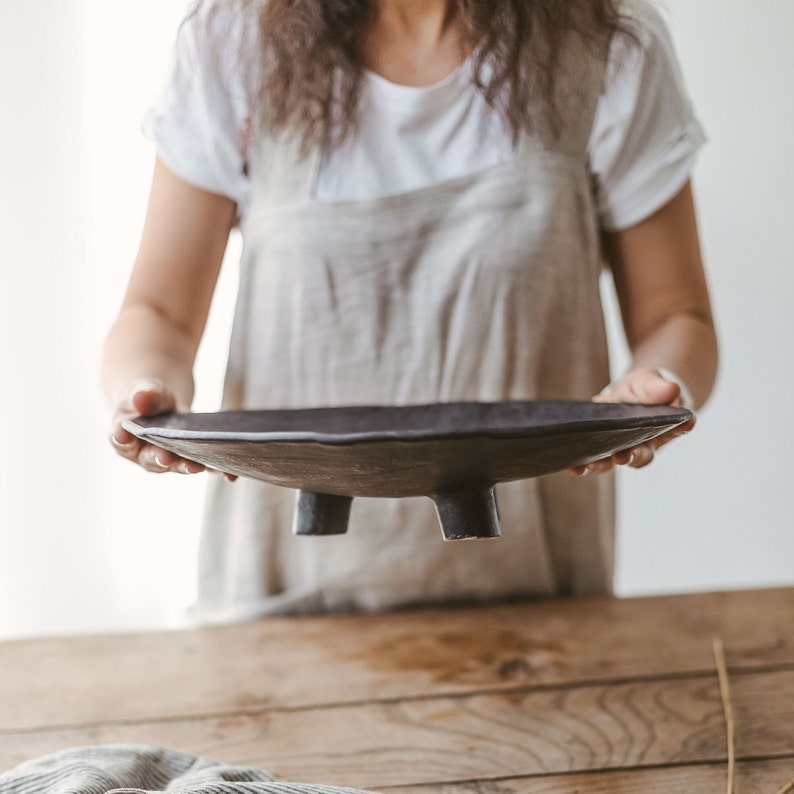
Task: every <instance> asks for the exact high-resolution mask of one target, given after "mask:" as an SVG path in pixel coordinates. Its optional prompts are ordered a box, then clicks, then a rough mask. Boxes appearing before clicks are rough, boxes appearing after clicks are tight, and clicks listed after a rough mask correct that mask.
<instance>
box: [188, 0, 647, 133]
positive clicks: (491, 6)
mask: <svg viewBox="0 0 794 794" xmlns="http://www.w3.org/2000/svg"><path fill="white" fill-rule="evenodd" d="M377 2H378V0H196V4H195V6H194V13H196V12H197V11H198V10H199V9H204V8H208V10H209V14H208V18H209V16H211V15H212V14H213V12H215V11H219V10H220V11H223V10H226V11H230V12H233V14H237V13H243V14H246V15H248V16H247V19H246V20H245V22H246V24H247V25H254V26H256V31H257V40H258V47H257V48H256V52H254V53H251V52H245V53H241V55H242V56H243V61H244V68H245V69H246V73H247V77H248V84H249V89H250V91H251V98H252V100H253V103H254V106H255V107H256V108H257V111H256V113H255V118H254V119H253V121H254V123H255V124H256V123H258V124H261V125H262V128H264V129H270V130H281V129H285V128H288V127H289V128H291V129H294V130H295V131H296V133H297V134H298V135H299V136H300V137H301V138H302V140H303V142H304V145H307V146H308V145H310V144H320V145H322V146H329V145H335V144H338V143H340V142H342V141H343V140H345V139H346V138H347V137H348V136H349V135H351V134H352V133H353V132H354V131H355V129H356V126H357V123H358V108H359V99H360V96H361V87H362V76H363V73H364V69H365V64H364V58H363V51H364V46H363V42H364V40H365V37H366V35H367V32H368V31H369V29H370V26H371V25H372V24H373V21H374V19H375V15H376V13H377ZM451 3H452V11H453V12H454V13H456V14H457V15H458V17H459V19H460V20H461V22H462V24H463V26H464V30H465V33H466V36H467V38H468V40H470V41H471V42H472V43H476V45H477V46H476V49H475V55H474V58H475V63H474V70H473V75H474V78H473V79H474V82H475V85H476V86H477V88H478V90H480V91H481V92H482V94H483V96H484V98H485V100H486V101H487V102H488V103H489V104H490V105H491V106H492V107H494V108H496V109H497V110H498V111H500V112H501V113H502V114H503V116H504V118H505V120H506V122H507V124H508V127H509V129H510V130H511V131H512V133H513V135H514V136H517V135H518V134H519V132H522V131H527V132H530V131H532V130H533V128H534V127H535V121H534V119H535V118H536V112H537V102H538V100H539V101H541V102H542V103H543V105H544V107H545V108H546V110H547V111H548V113H547V114H546V117H547V118H549V119H551V127H552V129H554V128H555V126H556V124H557V122H558V118H557V115H556V107H555V101H554V100H555V97H554V88H555V80H556V77H557V74H558V72H559V64H560V56H561V53H562V51H563V46H564V44H565V42H566V41H568V40H569V37H570V36H571V35H574V36H577V37H578V38H579V40H580V41H581V43H582V45H583V46H585V47H588V48H591V49H592V50H594V51H597V52H598V53H599V55H601V56H603V57H604V58H606V53H607V49H608V45H609V42H610V41H611V40H612V37H613V36H614V35H616V34H618V33H623V34H627V35H629V36H632V35H633V33H632V31H631V28H630V26H629V25H628V23H627V19H626V18H625V17H624V16H623V15H622V13H621V8H620V6H621V0H451ZM486 66H487V75H488V77H487V79H486V78H485V76H484V75H485V74H486Z"/></svg>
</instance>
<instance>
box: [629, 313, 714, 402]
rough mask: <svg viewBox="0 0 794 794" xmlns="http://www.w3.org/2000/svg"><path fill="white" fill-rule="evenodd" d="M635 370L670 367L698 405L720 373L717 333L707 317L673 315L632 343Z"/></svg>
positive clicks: (686, 314)
mask: <svg viewBox="0 0 794 794" xmlns="http://www.w3.org/2000/svg"><path fill="white" fill-rule="evenodd" d="M631 352H632V367H633V368H635V369H646V368H647V369H667V370H670V371H671V372H673V373H675V375H677V376H678V377H679V378H680V379H681V381H682V382H683V383H684V384H685V385H686V387H687V389H688V390H689V392H690V394H691V396H692V399H693V402H694V407H695V408H700V407H701V406H702V405H703V403H705V402H706V400H707V399H708V397H709V394H710V393H711V390H712V388H713V386H714V381H715V379H716V375H717V361H718V352H717V336H716V333H715V330H714V324H713V322H712V321H711V320H710V319H709V318H708V317H705V316H700V315H698V314H695V313H688V312H681V313H677V314H673V315H671V316H670V317H668V318H667V319H666V320H664V321H663V322H662V323H661V324H660V325H658V326H657V327H656V328H654V329H653V331H651V332H650V333H648V334H647V335H646V336H645V337H644V338H643V339H641V340H639V341H638V342H636V343H635V344H634V345H633V346H632V351H631Z"/></svg>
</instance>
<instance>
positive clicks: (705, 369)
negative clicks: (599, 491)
mask: <svg viewBox="0 0 794 794" xmlns="http://www.w3.org/2000/svg"><path fill="white" fill-rule="evenodd" d="M604 250H605V254H606V257H607V260H608V262H609V265H610V268H611V270H612V274H613V277H614V281H615V288H616V291H617V295H618V301H619V303H620V309H621V315H622V317H623V326H624V329H625V332H626V339H627V341H628V344H629V347H630V349H631V353H632V366H631V369H630V371H629V372H628V373H627V374H626V375H624V376H623V377H622V378H620V379H619V380H617V381H616V382H614V383H613V384H611V386H610V387H609V388H608V389H607V390H606V391H605V392H604V393H603V394H601V395H598V396H597V397H596V398H595V399H597V400H600V401H607V402H629V403H645V404H649V405H654V404H656V405H663V404H676V403H677V402H678V401H679V398H680V389H679V387H678V385H676V384H675V383H672V382H670V381H669V380H666V379H664V378H663V377H662V376H661V375H660V373H659V372H658V370H659V369H667V370H669V371H671V372H673V373H675V375H677V376H678V378H680V380H681V381H682V382H683V383H684V384H685V385H686V387H687V389H688V390H689V392H690V394H691V395H692V398H693V401H694V407H695V408H699V407H700V406H701V405H702V404H703V403H704V402H705V401H706V399H707V398H708V396H709V394H710V393H711V390H712V388H713V386H714V381H715V378H716V374H717V337H716V333H715V331H714V321H713V318H712V312H711V304H710V300H709V294H708V288H707V285H706V278H705V275H704V272H703V262H702V258H701V253H700V242H699V239H698V232H697V221H696V217H695V207H694V200H693V198H692V189H691V185H690V184H689V183H687V185H685V187H684V188H683V189H682V190H681V191H680V192H679V193H678V195H676V196H675V197H674V198H673V199H672V200H671V201H670V202H668V203H667V204H666V205H665V206H664V207H662V208H661V209H660V210H658V211H657V212H656V213H655V214H653V215H652V216H651V217H649V218H647V219H646V220H644V221H642V222H641V223H639V224H637V225H636V226H632V227H630V228H628V229H624V230H621V231H618V232H611V233H608V234H606V235H605V236H604ZM693 425H694V423H690V424H689V425H688V426H685V427H682V428H680V429H677V430H674V431H672V432H671V433H670V434H669V435H665V436H662V437H660V438H659V439H658V440H657V441H656V442H655V443H651V444H645V445H643V446H641V447H637V448H635V449H634V450H631V451H629V452H626V453H621V454H619V455H615V456H613V457H612V458H610V459H608V460H607V461H603V462H599V463H595V464H591V466H589V467H580V468H579V469H575V470H574V471H575V473H577V474H583V473H588V474H589V473H598V472H601V471H607V470H608V469H610V468H612V466H614V465H615V464H624V463H628V464H630V465H632V466H634V467H640V466H644V465H646V464H648V463H650V461H651V460H652V459H653V453H654V449H656V448H658V447H659V446H661V445H662V444H664V443H667V442H668V441H670V440H671V439H672V438H674V437H676V436H677V435H681V433H683V432H686V431H688V430H690V429H691V427H692V426H693ZM585 469H586V471H585Z"/></svg>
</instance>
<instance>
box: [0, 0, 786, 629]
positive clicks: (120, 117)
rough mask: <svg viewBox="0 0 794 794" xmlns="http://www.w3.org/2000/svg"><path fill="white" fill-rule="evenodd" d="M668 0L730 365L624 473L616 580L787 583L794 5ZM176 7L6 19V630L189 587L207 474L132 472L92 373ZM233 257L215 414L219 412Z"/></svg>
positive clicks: (1, 301) (142, 612)
mask: <svg viewBox="0 0 794 794" xmlns="http://www.w3.org/2000/svg"><path fill="white" fill-rule="evenodd" d="M665 7H666V9H667V13H668V17H669V19H670V22H671V25H672V28H673V32H674V36H675V38H676V40H677V42H678V46H679V51H680V56H681V60H682V62H683V65H684V69H685V72H686V74H687V78H688V82H689V87H690V90H691V93H692V96H693V98H694V101H695V103H696V106H697V108H698V110H699V114H700V116H701V118H702V120H703V122H704V124H705V126H706V128H707V130H708V132H709V135H710V138H711V143H710V145H709V146H708V148H707V149H706V150H705V151H704V154H703V156H702V159H701V162H700V165H699V168H698V171H697V177H696V190H697V195H698V198H699V204H700V208H701V209H700V216H701V225H702V237H703V244H704V249H705V253H706V259H707V266H708V272H709V277H710V281H711V287H712V291H713V297H714V303H715V307H716V311H717V318H718V323H719V329H720V335H721V341H722V351H723V361H722V370H721V376H720V382H719V386H718V391H717V393H716V395H715V397H714V399H713V400H712V403H711V404H710V405H709V407H708V408H707V409H706V410H705V411H704V412H703V413H702V415H701V418H700V423H699V427H698V429H697V432H696V433H694V434H692V435H691V436H689V437H688V438H686V439H684V440H682V441H680V442H678V443H677V444H676V445H673V446H671V447H669V448H668V449H667V450H666V451H665V452H664V454H663V455H662V456H661V457H660V459H659V460H658V461H657V462H656V463H655V464H654V465H653V466H652V467H651V468H649V469H646V470H644V471H641V472H633V471H632V472H626V473H625V475H623V476H622V478H621V483H620V485H621V502H620V512H621V524H620V534H619V548H618V573H617V586H618V591H619V592H620V593H621V594H624V595H632V594H639V593H661V592H676V591H689V590H707V589H726V588H735V587H755V586H768V585H776V584H789V585H791V584H794V507H793V506H792V505H793V504H794V500H792V497H791V493H790V491H791V490H794V489H792V488H791V486H790V468H789V466H790V460H789V455H788V452H789V448H790V447H791V445H792V442H794V420H792V414H791V408H790V395H791V394H793V393H794V366H792V351H791V348H792V340H794V312H792V311H791V309H790V307H791V304H792V302H794V266H793V265H794V262H793V261H792V260H793V258H794V254H793V253H792V252H794V231H793V229H794V223H792V221H791V216H792V210H794V187H793V186H792V184H793V183H794V145H792V143H793V142H794V103H792V99H791V96H792V92H791V84H792V80H793V79H794V55H793V54H792V52H793V51H792V48H791V47H790V38H791V33H792V31H794V4H792V3H791V0H759V2H758V3H753V4H747V3H746V2H744V0H722V2H721V3H719V4H715V3H713V2H711V0H666V2H665ZM717 9H718V10H717ZM182 10H183V2H182V0H138V2H137V3H136V4H135V7H134V10H133V11H131V10H130V6H129V4H121V3H119V2H116V1H115V0H67V1H66V2H53V0H26V2H25V3H13V4H12V3H4V4H2V6H0V97H2V105H1V106H0V114H2V115H0V267H2V282H1V283H2V287H0V334H1V335H0V345H2V347H1V348H0V378H1V379H0V423H2V436H0V450H2V454H0V638H8V637H20V636H31V635H41V634H60V633H74V632H95V631H105V630H130V629H137V628H147V627H168V626H178V625H180V624H181V623H182V620H183V617H182V615H183V611H184V608H185V607H186V606H187V605H188V604H189V603H190V601H191V599H192V597H193V592H194V571H195V558H196V547H197V530H198V522H199V514H200V506H201V494H202V491H203V478H202V477H195V478H178V477H156V476H153V475H147V474H145V473H143V472H142V471H139V470H137V469H136V468H135V467H133V466H131V465H129V464H126V463H125V462H124V461H121V460H120V459H117V458H116V457H115V455H114V454H113V452H112V451H111V450H110V448H109V447H108V446H107V444H106V442H105V437H106V430H107V424H108V414H107V409H106V408H105V406H104V404H103V402H102V397H101V392H100V388H99V382H98V376H97V370H98V359H99V351H100V347H101V341H102V337H103V334H104V332H105V330H106V328H107V326H108V325H109V324H110V322H111V321H112V318H113V316H114V314H115V312H116V310H117V308H118V304H119V301H120V299H121V294H122V291H123V288H124V284H125V282H126V278H127V274H128V270H129V266H130V264H131V261H132V258H133V256H134V253H135V248H136V245H137V236H138V233H139V230H140V226H141V222H142V216H143V211H144V205H145V200H146V193H147V189H148V180H149V175H150V169H151V162H152V157H153V153H152V150H151V147H150V145H149V144H148V142H147V141H146V140H145V139H144V138H143V137H142V136H141V135H140V133H139V124H140V118H141V115H142V114H143V112H144V110H145V109H146V106H147V104H148V102H149V101H150V100H151V98H152V97H153V96H154V94H155V92H156V90H157V87H158V85H159V82H160V80H161V78H162V75H163V74H164V70H165V66H166V63H167V59H168V53H169V47H170V42H171V40H172V38H173V34H174V31H175V28H176V25H177V23H178V20H179V18H180V16H181V13H182ZM237 252H238V241H234V243H233V244H232V246H231V249H230V252H229V257H228V259H229V261H228V262H227V266H226V268H225V271H226V272H225V274H224V276H223V279H222V282H221V285H220V290H219V294H218V296H217V300H216V307H215V308H214V310H213V317H212V318H211V321H210V328H209V330H208V341H207V342H206V344H205V346H204V347H203V348H202V350H201V353H200V362H199V369H198V384H199V389H198V396H197V408H198V409H199V410H213V409H214V408H215V407H216V406H217V400H218V395H219V383H220V375H219V373H220V372H221V370H222V366H223V360H224V348H225V341H226V337H227V330H226V329H227V325H228V321H229V316H230V304H231V302H232V296H233V290H234V278H235V273H234V260H235V259H236V256H237ZM622 361H623V353H622V351H621V350H620V348H619V346H617V348H616V363H617V365H618V366H620V364H621V362H622Z"/></svg>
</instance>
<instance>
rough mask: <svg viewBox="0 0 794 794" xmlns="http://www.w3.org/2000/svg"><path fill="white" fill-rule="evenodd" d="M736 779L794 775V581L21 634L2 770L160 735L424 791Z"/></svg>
mask: <svg viewBox="0 0 794 794" xmlns="http://www.w3.org/2000/svg"><path fill="white" fill-rule="evenodd" d="M714 638H719V639H720V640H721V641H722V643H723V645H724V649H725V659H726V661H727V669H728V680H729V684H730V703H731V706H732V709H733V714H734V718H735V743H734V746H735V751H736V789H735V790H736V792H738V793H739V794H751V793H752V794H766V792H769V794H776V792H778V791H780V790H782V789H785V788H786V784H787V783H789V782H790V781H792V779H794V588H787V589H777V590H754V591H741V592H729V593H717V594H698V595H685V596H671V597H664V598H644V599H627V600H618V599H610V598H589V599H573V600H567V601H548V602H537V603H520V604H502V605H496V606H485V607H473V608H457V609H443V610H432V611H431V610H419V611H408V612H398V613H389V614H379V615H357V616H327V617H317V618H293V619H286V618H278V619H270V620H266V621H261V622H257V623H249V624H243V625H237V626H226V627H219V628H208V629H200V630H194V631H181V632H159V633H150V634H135V635H115V636H97V637H70V638H52V639H41V640H25V641H14V642H6V643H0V771H5V770H7V769H10V768H11V767H12V766H14V765H16V764H17V763H20V762H21V761H23V760H26V759H29V758H33V757H35V756H40V755H44V754H47V753H51V752H55V751H57V750H61V749H65V748H67V747H73V746H79V745H88V744H104V743H116V742H134V743H145V744H157V745H162V746H165V747H170V748H173V749H177V750H182V751H185V752H189V753H193V754H195V755H204V756H209V757H212V758H215V759H217V760H221V761H226V762H230V763H235V764H246V765H253V766H257V767H260V768H263V769H266V770H268V771H269V772H271V773H272V774H274V775H275V776H277V777H279V778H283V779H286V780H292V781H300V782H305V783H309V782H322V783H327V784H333V785H340V786H352V787H360V788H368V789H375V790H379V791H389V790H391V789H395V788H398V789H399V791H401V792H404V793H405V794H420V792H421V794H425V792H431V791H432V792H445V794H446V793H447V792H449V793H451V792H455V794H461V793H462V792H477V793H478V794H484V792H487V794H511V793H512V792H528V794H535V793H537V794H561V793H562V792H565V793H566V794H574V792H588V794H593V793H594V794H628V793H629V792H631V793H632V794H635V793H636V794H639V793H640V792H642V794H655V793H656V792H658V793H659V794H661V793H662V792H664V793H665V794H669V792H671V791H678V792H681V794H699V793H700V792H704V794H705V793H706V792H708V793H709V794H711V793H712V792H723V791H725V790H726V788H725V787H726V779H727V766H728V760H727V759H728V755H727V737H726V721H725V716H724V711H723V700H722V698H721V695H720V687H719V683H718V677H717V672H716V665H715V656H714V652H713V647H712V643H713V640H714Z"/></svg>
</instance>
